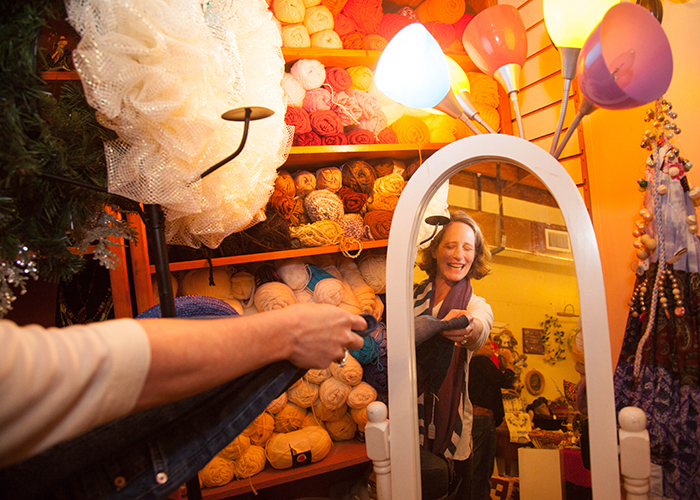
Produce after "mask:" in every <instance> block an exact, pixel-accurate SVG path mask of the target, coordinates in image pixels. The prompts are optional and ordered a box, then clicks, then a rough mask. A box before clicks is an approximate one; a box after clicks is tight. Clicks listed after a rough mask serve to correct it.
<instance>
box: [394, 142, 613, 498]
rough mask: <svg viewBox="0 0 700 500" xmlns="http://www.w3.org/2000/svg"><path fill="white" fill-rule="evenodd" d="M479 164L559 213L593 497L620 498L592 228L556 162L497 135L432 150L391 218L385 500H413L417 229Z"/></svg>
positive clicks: (416, 484) (416, 479) (416, 474)
mask: <svg viewBox="0 0 700 500" xmlns="http://www.w3.org/2000/svg"><path fill="white" fill-rule="evenodd" d="M482 162H503V163H506V164H509V165H515V166H517V167H519V168H522V169H524V170H525V171H526V172H529V173H531V174H533V175H534V176H536V177H537V178H538V179H539V180H540V181H541V183H542V184H543V185H544V186H545V187H546V189H548V190H549V192H550V193H551V195H552V196H553V198H554V200H555V201H556V204H557V205H558V206H559V209H560V210H561V215H562V217H563V220H564V222H565V224H566V228H567V230H568V236H569V238H570V242H571V252H572V255H573V260H574V265H575V275H576V280H577V283H578V298H579V301H580V314H581V327H582V330H583V332H584V333H583V335H584V349H585V352H584V355H585V365H586V384H587V395H588V416H589V427H590V449H591V483H592V489H593V496H594V498H595V499H596V500H600V499H613V498H615V499H619V498H620V479H619V465H618V452H617V425H616V415H615V403H614V394H613V380H612V375H613V369H612V362H611V351H610V338H609V332H608V320H607V311H606V303H605V290H604V285H603V276H602V268H601V263H600V256H599V253H598V247H597V243H596V238H595V234H594V232H593V226H592V223H591V220H590V217H589V214H588V212H587V210H586V207H585V205H584V203H583V200H582V198H581V195H580V193H579V191H578V188H577V187H576V185H575V184H574V182H573V180H572V179H571V177H570V176H569V174H568V173H567V172H566V170H565V169H564V167H562V166H561V164H560V163H559V162H557V161H556V160H555V159H554V158H553V157H552V156H550V155H549V154H548V153H547V152H545V151H544V150H542V149H541V148H539V147H538V146H535V145H533V144H531V143H529V142H527V141H525V140H523V139H520V138H517V137H513V136H509V135H500V134H489V135H480V136H473V137H468V138H466V139H462V140H459V141H456V142H454V143H452V144H450V145H448V146H446V147H444V148H442V149H441V150H440V151H438V152H436V153H435V154H434V155H433V156H431V157H430V158H429V159H428V160H427V161H426V162H425V163H424V164H423V165H422V166H421V167H420V168H419V169H418V170H417V171H416V172H415V173H414V174H413V176H412V177H411V179H410V181H409V182H408V183H407V185H406V187H405V188H404V191H403V194H402V196H401V198H400V200H399V203H398V205H397V207H396V210H395V213H394V218H393V223H392V227H391V233H390V237H389V248H388V253H387V277H389V278H390V279H387V294H386V297H387V323H388V325H389V326H390V329H391V332H392V333H391V335H389V336H388V339H387V340H388V346H387V349H388V375H389V417H390V421H391V438H390V439H391V476H392V481H391V490H392V498H393V499H401V500H407V499H419V498H420V460H419V448H418V434H417V432H416V430H417V428H418V416H417V403H416V399H417V394H416V359H415V347H414V345H415V344H414V338H415V335H414V317H413V281H414V276H413V269H414V264H415V261H416V253H417V246H416V242H417V240H418V233H419V229H420V226H421V222H422V220H423V217H424V212H425V209H426V207H427V206H428V203H429V202H430V200H431V199H432V197H433V196H434V195H435V193H436V192H437V191H438V188H440V186H441V185H443V184H444V183H445V182H446V181H447V180H448V179H449V178H450V177H451V176H453V175H454V174H456V173H458V172H460V171H462V170H463V169H465V168H466V167H469V166H470V165H475V164H478V163H482ZM487 300H488V298H487Z"/></svg>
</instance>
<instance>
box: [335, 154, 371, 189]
mask: <svg viewBox="0 0 700 500" xmlns="http://www.w3.org/2000/svg"><path fill="white" fill-rule="evenodd" d="M341 171H342V176H343V186H347V187H349V188H350V189H352V190H353V191H356V192H358V193H365V194H367V195H370V194H372V189H373V188H374V181H375V180H376V179H377V174H376V172H375V171H374V168H373V167H372V165H370V164H369V163H367V162H364V161H362V160H353V161H348V162H346V163H344V164H343V165H342V167H341Z"/></svg>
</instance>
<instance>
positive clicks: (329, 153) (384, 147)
mask: <svg viewBox="0 0 700 500" xmlns="http://www.w3.org/2000/svg"><path fill="white" fill-rule="evenodd" d="M445 145H446V144H362V145H345V146H293V147H292V148H291V149H290V151H289V156H288V158H287V161H286V162H285V163H284V165H283V166H282V168H284V169H285V170H287V171H289V172H293V171H295V170H303V169H308V167H309V165H310V164H313V166H314V170H316V169H318V168H322V167H330V166H340V164H341V163H345V162H346V161H350V160H374V159H378V158H386V157H391V158H393V159H395V160H402V161H407V160H413V159H414V158H419V157H420V158H422V159H423V160H425V159H426V158H428V157H429V156H430V155H432V154H433V153H434V152H435V151H437V150H438V149H440V148H441V147H443V146H445Z"/></svg>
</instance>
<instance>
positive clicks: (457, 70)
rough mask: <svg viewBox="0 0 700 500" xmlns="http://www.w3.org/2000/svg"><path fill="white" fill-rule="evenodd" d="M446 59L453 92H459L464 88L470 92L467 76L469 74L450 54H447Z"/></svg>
mask: <svg viewBox="0 0 700 500" xmlns="http://www.w3.org/2000/svg"><path fill="white" fill-rule="evenodd" d="M445 60H446V61H447V69H448V71H449V72H450V87H452V92H454V93H455V94H459V93H460V92H462V91H463V90H466V91H467V92H469V90H470V87H469V78H467V74H466V73H465V72H464V70H463V69H462V67H461V66H460V65H459V64H457V62H456V61H455V60H454V59H452V58H451V57H450V56H448V55H446V56H445Z"/></svg>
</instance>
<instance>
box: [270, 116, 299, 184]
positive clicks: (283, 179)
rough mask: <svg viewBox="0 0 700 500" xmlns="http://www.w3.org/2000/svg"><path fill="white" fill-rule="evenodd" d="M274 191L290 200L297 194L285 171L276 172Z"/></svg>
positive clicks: (292, 181) (289, 176) (290, 176)
mask: <svg viewBox="0 0 700 500" xmlns="http://www.w3.org/2000/svg"><path fill="white" fill-rule="evenodd" d="M287 109H289V108H287ZM275 189H279V190H280V191H282V192H283V193H285V194H286V195H287V196H289V197H290V198H294V197H295V196H296V194H297V187H296V185H295V184H294V179H293V178H292V174H290V173H289V172H287V171H286V170H278V171H277V178H276V179H275Z"/></svg>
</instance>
